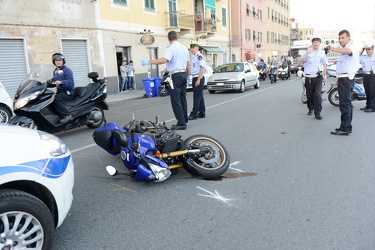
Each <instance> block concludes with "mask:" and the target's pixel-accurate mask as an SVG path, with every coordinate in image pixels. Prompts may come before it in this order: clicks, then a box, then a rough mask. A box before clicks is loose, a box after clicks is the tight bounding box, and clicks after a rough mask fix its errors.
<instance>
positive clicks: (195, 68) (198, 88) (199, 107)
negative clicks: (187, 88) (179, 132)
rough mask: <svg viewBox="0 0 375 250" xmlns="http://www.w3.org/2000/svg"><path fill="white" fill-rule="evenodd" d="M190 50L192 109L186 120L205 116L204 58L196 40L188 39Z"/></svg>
mask: <svg viewBox="0 0 375 250" xmlns="http://www.w3.org/2000/svg"><path fill="white" fill-rule="evenodd" d="M189 46H190V52H191V53H192V54H193V58H192V59H191V65H190V68H191V76H192V87H193V110H192V111H191V112H190V115H189V117H188V120H196V119H197V118H205V117H206V107H205V104H204V97H203V89H204V81H205V79H204V76H203V74H204V72H205V70H206V59H205V58H204V56H203V55H202V54H201V53H200V52H199V47H200V44H199V42H197V41H193V40H192V41H190V42H189Z"/></svg>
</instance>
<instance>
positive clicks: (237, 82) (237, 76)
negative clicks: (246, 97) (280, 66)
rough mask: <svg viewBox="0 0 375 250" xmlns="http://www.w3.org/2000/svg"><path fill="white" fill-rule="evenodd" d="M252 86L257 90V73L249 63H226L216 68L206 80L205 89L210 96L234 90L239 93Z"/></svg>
mask: <svg viewBox="0 0 375 250" xmlns="http://www.w3.org/2000/svg"><path fill="white" fill-rule="evenodd" d="M251 86H254V88H255V89H258V88H259V86H260V82H259V71H258V70H257V68H256V66H255V65H254V64H253V63H250V62H237V63H226V64H223V65H220V66H218V67H217V68H216V69H215V71H214V74H213V75H212V76H211V77H210V78H209V79H208V83H207V88H208V92H209V93H210V94H214V93H215V92H216V91H228V90H236V91H238V92H240V93H242V92H244V91H245V88H247V87H251Z"/></svg>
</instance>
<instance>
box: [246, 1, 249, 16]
mask: <svg viewBox="0 0 375 250" xmlns="http://www.w3.org/2000/svg"><path fill="white" fill-rule="evenodd" d="M246 15H247V16H248V15H250V7H249V4H248V3H247V4H246Z"/></svg>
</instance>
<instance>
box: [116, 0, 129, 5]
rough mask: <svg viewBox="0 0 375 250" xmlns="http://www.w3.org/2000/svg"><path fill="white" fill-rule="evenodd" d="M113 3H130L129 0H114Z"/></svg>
mask: <svg viewBox="0 0 375 250" xmlns="http://www.w3.org/2000/svg"><path fill="white" fill-rule="evenodd" d="M113 3H117V4H122V5H126V6H127V5H128V1H127V0H113Z"/></svg>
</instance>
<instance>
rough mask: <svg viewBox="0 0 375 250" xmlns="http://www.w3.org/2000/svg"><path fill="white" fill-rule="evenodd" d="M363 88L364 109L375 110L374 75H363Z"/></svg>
mask: <svg viewBox="0 0 375 250" xmlns="http://www.w3.org/2000/svg"><path fill="white" fill-rule="evenodd" d="M363 87H364V88H365V92H366V108H370V109H372V110H375V75H367V74H366V75H364V76H363Z"/></svg>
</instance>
